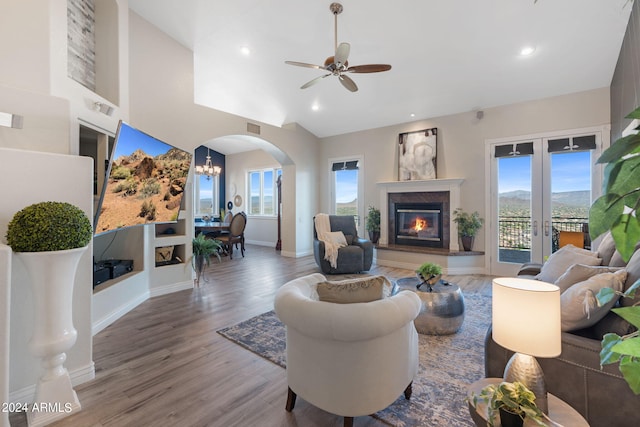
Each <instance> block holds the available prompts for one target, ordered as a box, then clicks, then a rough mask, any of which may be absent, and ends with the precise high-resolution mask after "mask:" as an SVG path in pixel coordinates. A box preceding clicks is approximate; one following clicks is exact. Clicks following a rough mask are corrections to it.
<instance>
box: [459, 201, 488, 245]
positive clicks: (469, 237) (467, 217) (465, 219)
mask: <svg viewBox="0 0 640 427" xmlns="http://www.w3.org/2000/svg"><path fill="white" fill-rule="evenodd" d="M453 221H454V222H455V223H456V224H458V236H460V240H461V241H462V248H463V249H464V250H465V251H470V250H472V249H473V241H474V239H475V237H476V234H478V230H480V228H481V227H482V224H484V219H483V218H480V214H479V213H478V212H473V213H472V214H470V213H467V212H465V211H463V210H462V209H461V208H458V209H456V210H455V211H453Z"/></svg>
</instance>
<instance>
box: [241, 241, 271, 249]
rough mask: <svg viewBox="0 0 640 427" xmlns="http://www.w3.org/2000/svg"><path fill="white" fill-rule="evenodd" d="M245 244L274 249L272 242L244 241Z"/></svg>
mask: <svg viewBox="0 0 640 427" xmlns="http://www.w3.org/2000/svg"><path fill="white" fill-rule="evenodd" d="M245 243H246V244H248V245H256V246H267V247H273V248H275V247H276V244H275V243H274V242H263V241H261V240H245Z"/></svg>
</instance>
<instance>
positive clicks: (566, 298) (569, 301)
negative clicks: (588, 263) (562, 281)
mask: <svg viewBox="0 0 640 427" xmlns="http://www.w3.org/2000/svg"><path fill="white" fill-rule="evenodd" d="M626 279H627V272H626V271H625V270H619V271H616V272H615V273H602V274H598V275H596V276H593V277H590V278H589V279H587V280H585V281H583V282H580V283H576V284H575V285H573V286H571V287H570V288H569V289H567V290H566V291H564V292H563V293H562V294H561V295H560V309H561V318H562V331H564V332H568V331H576V330H578V329H584V328H588V327H590V326H593V325H595V324H596V323H597V322H598V321H599V320H600V319H602V318H603V317H604V316H606V315H607V313H608V312H609V311H610V310H611V308H613V306H614V305H615V304H616V302H617V301H618V298H613V299H612V300H611V301H609V302H608V303H607V304H605V305H603V306H598V301H597V300H596V294H597V293H598V292H599V291H600V289H602V288H613V289H614V290H616V291H621V290H622V288H623V286H624V281H625V280H626Z"/></svg>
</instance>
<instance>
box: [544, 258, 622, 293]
mask: <svg viewBox="0 0 640 427" xmlns="http://www.w3.org/2000/svg"><path fill="white" fill-rule="evenodd" d="M620 268H621V267H609V266H607V265H585V264H573V265H572V266H571V267H569V269H568V270H567V271H566V272H565V273H564V274H563V275H562V276H560V277H558V280H556V281H555V282H554V283H553V284H554V285H556V286H557V287H559V288H560V293H562V292H564V291H566V290H567V289H569V287H570V286H571V285H575V284H576V283H578V282H583V281H585V280H587V279H588V278H590V277H593V276H595V275H597V274H602V273H614V272H616V271H618V270H620Z"/></svg>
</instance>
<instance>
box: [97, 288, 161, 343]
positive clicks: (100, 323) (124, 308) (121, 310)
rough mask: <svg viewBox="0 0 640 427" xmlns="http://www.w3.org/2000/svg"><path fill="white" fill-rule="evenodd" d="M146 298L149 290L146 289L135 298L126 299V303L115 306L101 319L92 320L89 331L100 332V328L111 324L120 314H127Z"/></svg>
mask: <svg viewBox="0 0 640 427" xmlns="http://www.w3.org/2000/svg"><path fill="white" fill-rule="evenodd" d="M148 299H149V291H146V292H144V293H142V294H140V295H138V297H136V298H135V299H133V300H131V301H128V302H127V303H126V304H123V305H121V306H120V307H117V308H116V309H115V310H113V311H112V312H111V313H109V314H108V315H106V316H105V317H103V318H102V319H99V320H97V321H96V322H94V323H93V324H92V325H91V333H92V334H93V335H95V334H97V333H98V332H100V331H101V330H103V329H104V328H106V327H107V326H109V325H110V324H112V323H113V322H115V321H116V320H118V319H119V318H121V317H122V316H124V315H125V314H127V313H128V312H130V311H131V310H133V309H134V308H136V307H137V306H139V305H140V304H142V303H143V302H145V301H146V300H148Z"/></svg>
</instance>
